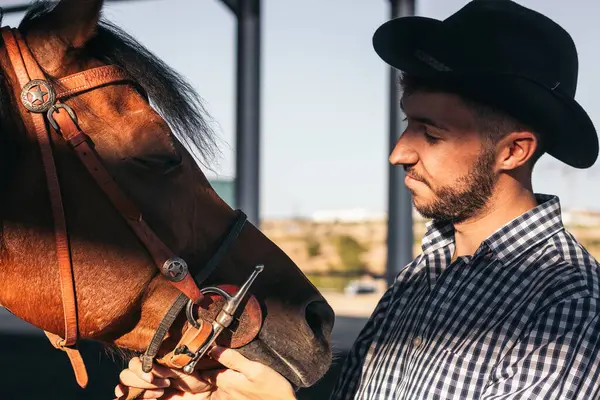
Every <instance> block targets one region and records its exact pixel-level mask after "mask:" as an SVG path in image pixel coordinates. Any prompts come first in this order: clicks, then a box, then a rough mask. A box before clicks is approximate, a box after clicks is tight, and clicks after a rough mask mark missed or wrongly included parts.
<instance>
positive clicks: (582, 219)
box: [562, 210, 600, 227]
mask: <svg viewBox="0 0 600 400" xmlns="http://www.w3.org/2000/svg"><path fill="white" fill-rule="evenodd" d="M562 220H563V223H564V224H565V225H567V226H570V227H598V226H600V212H598V211H588V210H571V211H565V212H563V215H562Z"/></svg>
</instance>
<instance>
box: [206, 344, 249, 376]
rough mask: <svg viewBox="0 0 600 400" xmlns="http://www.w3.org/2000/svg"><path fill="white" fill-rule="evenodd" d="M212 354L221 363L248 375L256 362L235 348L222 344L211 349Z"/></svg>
mask: <svg viewBox="0 0 600 400" xmlns="http://www.w3.org/2000/svg"><path fill="white" fill-rule="evenodd" d="M210 356H211V357H212V358H213V359H215V360H217V361H218V362H219V363H221V364H222V365H223V366H224V367H227V368H229V369H232V370H234V371H238V372H241V373H242V374H244V375H246V373H247V372H249V371H251V370H252V368H253V367H254V366H255V364H256V363H255V362H253V361H250V360H248V359H247V358H246V357H244V356H243V355H241V354H240V353H238V352H237V351H235V350H232V349H228V348H225V347H221V346H215V347H214V348H213V349H212V350H211V351H210Z"/></svg>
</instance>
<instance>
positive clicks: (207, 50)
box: [0, 0, 600, 218]
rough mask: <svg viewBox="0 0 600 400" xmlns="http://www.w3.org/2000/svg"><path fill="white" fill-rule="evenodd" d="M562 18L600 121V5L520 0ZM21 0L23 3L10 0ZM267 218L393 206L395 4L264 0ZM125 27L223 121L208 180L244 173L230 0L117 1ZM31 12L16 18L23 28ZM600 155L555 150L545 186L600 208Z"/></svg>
mask: <svg viewBox="0 0 600 400" xmlns="http://www.w3.org/2000/svg"><path fill="white" fill-rule="evenodd" d="M517 2H518V3H520V4H522V5H524V6H526V7H530V8H533V9H535V10H536V11H539V12H542V13H543V14H545V15H547V16H548V17H550V18H552V19H553V20H555V21H556V22H558V23H559V24H560V25H562V26H563V27H564V28H565V29H566V30H567V31H568V32H569V33H570V34H571V36H572V37H573V39H574V41H575V43H576V45H577V48H578V53H579V64H580V68H579V84H578V90H577V95H576V100H577V101H579V102H580V103H581V104H582V105H583V107H584V108H585V109H586V110H587V112H588V113H589V114H590V117H591V118H592V120H593V121H594V124H595V125H596V126H597V127H600V102H599V101H598V99H597V98H596V94H597V93H598V92H599V91H600V73H598V72H597V69H598V68H597V66H598V65H600V51H599V50H598V46H597V42H598V38H600V24H598V23H597V16H598V15H600V2H598V1H594V0H572V1H569V2H566V1H564V0H519V1H517ZM0 3H4V4H14V3H15V2H14V1H7V0H4V1H1V2H0ZM466 3H467V1H465V0H417V10H416V14H417V15H422V16H427V17H432V18H438V19H444V18H446V17H448V16H449V15H451V14H452V13H453V12H455V11H457V10H458V9H459V8H460V7H462V6H463V5H465V4H466ZM262 11H263V14H262V17H263V25H262V55H261V61H262V68H263V69H262V72H261V89H262V93H261V147H260V151H261V167H260V171H261V174H260V179H261V187H260V194H261V210H260V212H261V216H262V217H263V218H270V217H291V216H308V215H311V214H313V213H314V212H317V211H322V210H344V209H352V208H360V209H364V210H367V211H369V212H373V213H381V212H384V211H385V210H386V208H387V171H388V161H387V159H388V153H389V149H388V139H387V135H388V125H387V120H388V93H389V83H388V67H387V66H386V65H385V64H384V63H383V61H381V60H380V59H379V58H378V57H377V55H376V54H375V52H374V51H373V48H372V45H371V38H372V35H373V32H374V31H375V30H376V29H377V27H378V26H379V25H380V24H382V23H384V22H385V21H387V20H388V19H389V2H388V1H387V0H351V1H348V0H302V1H297V0H296V1H293V0H263V1H262ZM104 17H105V18H106V19H108V20H111V21H113V22H115V23H117V24H118V25H119V26H121V27H122V28H124V29H125V30H126V31H128V32H129V33H130V34H132V35H133V36H134V37H136V38H137V39H138V40H139V41H141V42H142V43H143V44H144V45H145V46H146V47H147V48H149V49H150V50H151V51H152V52H153V53H154V54H156V55H157V56H158V57H160V58H161V59H163V60H164V61H165V62H166V63H167V64H169V65H170V66H172V67H173V68H175V70H177V71H178V72H179V73H181V74H182V75H183V76H184V77H185V78H186V79H187V80H188V81H189V82H191V83H192V85H193V86H194V87H195V89H196V90H197V91H198V92H199V94H200V95H201V96H202V98H203V99H204V101H205V106H206V109H207V111H208V113H209V114H210V116H211V117H212V125H213V128H214V129H215V131H216V132H217V135H218V143H219V148H220V152H221V156H220V158H219V160H218V163H215V164H213V165H212V169H213V170H214V172H209V171H206V174H207V176H208V177H209V178H223V179H229V178H233V177H234V175H235V74H236V71H235V50H236V49H235V46H236V43H235V41H236V21H235V18H234V16H233V15H232V14H231V13H230V12H229V10H228V9H227V8H226V7H225V6H224V5H223V4H222V3H221V1H220V0H140V1H132V2H130V3H127V2H125V3H107V4H106V6H105V10H104ZM19 19H20V16H18V15H10V16H8V17H5V19H4V24H5V25H6V24H9V25H12V26H15V25H16V24H18V21H19ZM599 183H600V162H598V163H597V164H596V166H594V167H592V168H591V169H588V170H577V169H574V168H571V167H568V166H566V165H564V164H562V163H560V162H559V161H557V160H555V159H554V158H552V157H550V156H548V155H545V156H543V157H542V159H541V160H540V161H539V163H538V166H537V170H536V171H535V172H534V190H535V191H536V192H542V193H553V194H556V195H558V196H559V197H560V199H561V202H562V205H563V208H564V209H566V210H569V209H590V210H598V211H600V200H599V197H600V184H599Z"/></svg>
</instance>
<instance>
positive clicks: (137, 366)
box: [127, 357, 154, 383]
mask: <svg viewBox="0 0 600 400" xmlns="http://www.w3.org/2000/svg"><path fill="white" fill-rule="evenodd" d="M127 368H129V369H130V370H132V371H133V372H135V373H136V374H137V375H138V376H139V377H140V378H141V379H143V380H144V381H146V382H148V383H152V380H153V379H154V376H153V375H152V373H150V372H144V371H142V360H140V358H139V357H133V358H132V359H131V360H129V364H128V366H127Z"/></svg>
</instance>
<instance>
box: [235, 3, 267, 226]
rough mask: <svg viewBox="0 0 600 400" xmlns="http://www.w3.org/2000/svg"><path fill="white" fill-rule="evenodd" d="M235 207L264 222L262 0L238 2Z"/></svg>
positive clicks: (251, 219) (252, 218)
mask: <svg viewBox="0 0 600 400" xmlns="http://www.w3.org/2000/svg"><path fill="white" fill-rule="evenodd" d="M237 17H238V43H237V45H238V48H237V101H236V103H237V130H236V179H235V206H236V207H237V208H240V209H242V210H243V211H244V212H245V213H246V215H248V219H249V220H250V222H252V223H253V224H255V225H256V226H258V225H259V223H260V216H259V196H260V175H259V174H260V168H259V164H260V34H261V29H260V0H239V2H237Z"/></svg>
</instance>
